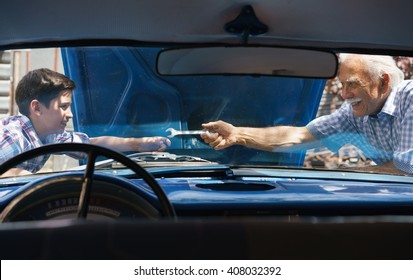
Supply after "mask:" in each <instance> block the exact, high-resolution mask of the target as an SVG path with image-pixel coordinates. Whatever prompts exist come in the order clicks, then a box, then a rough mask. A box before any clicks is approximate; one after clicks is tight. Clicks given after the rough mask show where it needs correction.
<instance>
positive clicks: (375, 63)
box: [340, 53, 404, 88]
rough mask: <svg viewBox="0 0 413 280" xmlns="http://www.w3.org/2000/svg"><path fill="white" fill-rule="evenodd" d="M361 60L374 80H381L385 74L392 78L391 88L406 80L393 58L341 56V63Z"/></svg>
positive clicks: (357, 55)
mask: <svg viewBox="0 0 413 280" xmlns="http://www.w3.org/2000/svg"><path fill="white" fill-rule="evenodd" d="M357 59H358V60H360V61H362V62H363V63H364V65H365V66H366V69H367V71H368V72H369V73H370V75H371V77H372V78H373V79H380V78H381V77H382V75H383V74H388V75H389V76H390V87H391V88H394V87H396V86H397V85H398V84H399V83H400V82H401V81H403V80H404V74H403V71H402V70H400V69H399V68H398V67H397V65H396V62H395V61H394V59H393V58H392V57H391V56H386V55H367V54H344V53H342V54H340V63H343V62H344V61H347V60H357Z"/></svg>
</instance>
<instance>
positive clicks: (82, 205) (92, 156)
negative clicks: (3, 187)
mask: <svg viewBox="0 0 413 280" xmlns="http://www.w3.org/2000/svg"><path fill="white" fill-rule="evenodd" d="M66 152H70V153H79V152H82V153H85V154H87V163H86V168H85V170H84V172H83V173H81V174H80V175H78V177H79V176H80V177H81V179H80V181H81V191H80V196H79V204H78V206H77V217H78V218H79V219H82V218H86V217H87V214H88V207H89V203H90V197H91V192H92V185H93V180H94V177H95V176H96V174H94V173H95V163H96V159H97V157H98V156H104V157H106V158H109V159H113V160H115V161H117V162H119V163H121V164H123V165H125V166H126V167H128V168H130V169H131V170H132V171H134V172H135V173H136V174H137V175H138V176H140V177H141V178H142V179H143V180H144V181H145V182H146V183H147V184H148V186H149V187H150V188H151V189H152V190H153V192H154V193H155V195H156V197H157V199H158V200H159V203H160V205H161V210H162V211H161V214H162V215H163V216H164V217H175V211H174V208H173V206H172V204H171V203H170V201H169V199H168V197H167V196H166V194H165V192H164V191H163V190H162V188H161V187H160V185H159V184H158V182H157V181H156V180H155V178H154V177H153V176H152V175H151V174H150V173H148V172H147V171H146V170H145V169H144V168H142V167H141V166H140V165H139V164H137V163H135V162H134V161H133V160H131V159H130V158H128V157H126V156H125V155H123V154H121V153H118V152H115V151H113V150H110V149H107V148H104V147H101V146H96V145H92V144H83V143H60V144H50V145H44V146H41V147H39V148H36V149H32V150H29V151H26V152H23V153H21V154H19V155H17V156H15V157H13V158H11V159H9V160H7V161H6V162H4V163H3V164H2V165H1V166H0V175H1V174H3V173H5V172H6V171H7V170H9V169H11V168H14V167H17V166H18V165H19V164H21V163H23V162H25V161H27V160H30V159H33V158H36V157H38V156H42V155H47V154H64V153H66ZM66 177H67V179H65V176H61V177H56V176H54V178H53V179H52V180H51V181H50V182H47V181H46V182H45V181H44V180H43V181H42V182H41V183H40V184H39V185H41V186H42V187H44V186H45V185H46V186H47V185H49V184H56V182H59V181H62V180H63V181H64V180H73V176H66ZM99 178H100V179H99V180H105V176H100V177H99ZM102 178H103V179H102ZM113 179H114V178H113ZM111 180H112V179H111ZM78 181H79V179H78ZM115 181H116V180H115ZM118 182H119V180H118ZM34 188H35V187H31V188H30V190H32V189H34ZM30 190H27V191H30ZM143 200H145V199H143ZM146 202H147V203H149V204H151V202H149V201H148V200H147V199H146Z"/></svg>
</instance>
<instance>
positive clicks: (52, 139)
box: [46, 131, 90, 144]
mask: <svg viewBox="0 0 413 280" xmlns="http://www.w3.org/2000/svg"><path fill="white" fill-rule="evenodd" d="M46 143H47V144H52V143H86V144H90V138H89V136H88V135H87V134H85V133H82V132H67V131H65V132H63V133H62V134H57V135H56V134H52V135H49V136H48V137H47V138H46Z"/></svg>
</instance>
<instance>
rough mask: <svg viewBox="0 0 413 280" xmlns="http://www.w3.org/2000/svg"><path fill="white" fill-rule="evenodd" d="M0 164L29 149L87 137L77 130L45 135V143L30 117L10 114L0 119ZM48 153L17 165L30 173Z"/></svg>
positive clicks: (44, 161)
mask: <svg viewBox="0 0 413 280" xmlns="http://www.w3.org/2000/svg"><path fill="white" fill-rule="evenodd" d="M0 133H1V135H0V164H2V163H3V162H5V161H6V160H8V159H10V158H12V157H14V156H16V155H18V154H20V153H22V152H25V151H28V150H31V149H34V148H37V147H40V146H43V145H45V144H52V143H71V142H76V143H90V140H89V137H88V136H87V135H86V134H84V133H79V132H67V131H65V132H63V133H62V134H51V135H49V136H47V137H46V140H45V143H42V141H41V140H40V139H39V137H38V136H37V134H36V132H35V130H34V128H33V125H32V123H31V121H30V119H29V118H28V117H26V116H20V115H18V116H11V117H8V118H5V119H2V120H0ZM48 158H49V155H44V156H39V157H36V158H34V159H32V160H29V161H26V162H24V163H22V164H21V165H19V166H18V167H19V168H22V169H25V170H27V171H30V172H32V173H35V172H37V171H39V170H40V169H41V168H42V167H43V165H44V164H45V163H46V161H47V159H48Z"/></svg>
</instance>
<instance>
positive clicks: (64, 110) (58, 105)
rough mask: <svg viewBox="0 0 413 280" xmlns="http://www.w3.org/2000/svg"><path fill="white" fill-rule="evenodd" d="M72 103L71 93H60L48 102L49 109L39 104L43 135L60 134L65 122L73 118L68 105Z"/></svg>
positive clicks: (68, 91) (67, 91) (66, 91)
mask: <svg viewBox="0 0 413 280" xmlns="http://www.w3.org/2000/svg"><path fill="white" fill-rule="evenodd" d="M71 103H72V92H71V91H70V90H65V91H62V92H61V93H60V94H59V96H58V97H56V98H54V99H52V100H51V101H50V105H49V108H46V106H44V105H43V104H41V105H40V106H41V111H42V114H41V120H42V123H43V131H45V132H46V133H45V134H50V133H62V132H63V131H64V130H65V128H66V125H67V122H68V121H69V120H70V119H71V118H73V115H72V111H71V109H70V104H71Z"/></svg>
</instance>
